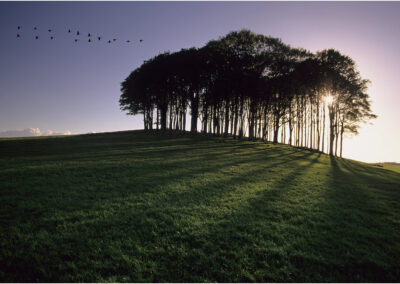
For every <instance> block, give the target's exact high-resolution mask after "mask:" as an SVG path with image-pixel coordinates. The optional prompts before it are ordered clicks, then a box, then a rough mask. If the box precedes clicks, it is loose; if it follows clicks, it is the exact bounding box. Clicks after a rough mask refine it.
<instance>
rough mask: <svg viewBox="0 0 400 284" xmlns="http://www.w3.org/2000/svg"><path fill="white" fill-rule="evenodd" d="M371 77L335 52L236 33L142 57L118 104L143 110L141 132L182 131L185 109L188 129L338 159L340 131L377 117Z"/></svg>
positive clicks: (133, 110)
mask: <svg viewBox="0 0 400 284" xmlns="http://www.w3.org/2000/svg"><path fill="white" fill-rule="evenodd" d="M368 82H369V81H368V80H364V79H362V78H361V76H360V74H359V72H358V71H357V69H356V66H355V63H354V61H353V60H352V59H351V58H349V57H348V56H344V55H342V54H340V52H338V51H336V50H333V49H328V50H323V51H320V52H317V53H316V54H313V53H311V52H308V51H306V50H304V49H299V48H292V47H290V46H289V45H287V44H284V43H283V42H282V41H281V40H280V39H277V38H273V37H269V36H264V35H259V34H255V33H253V32H251V31H249V30H240V31H234V32H231V33H229V34H227V35H226V36H224V37H221V38H219V39H218V40H212V41H210V42H208V43H207V44H206V45H205V46H204V47H202V48H198V49H196V48H191V49H182V50H180V51H178V52H174V53H170V52H166V53H162V54H159V55H157V56H155V57H154V58H151V59H149V60H147V61H145V62H144V63H143V64H142V65H141V66H140V67H139V68H137V69H136V70H134V71H133V72H132V73H131V74H130V75H129V76H128V77H127V78H126V79H125V80H124V81H123V82H122V83H121V92H122V94H121V97H120V101H119V102H120V106H121V109H122V110H125V111H127V112H128V114H130V115H137V114H142V115H143V121H144V129H146V130H150V129H154V127H155V128H156V129H160V130H163V131H165V130H167V129H171V130H172V129H174V130H180V131H186V124H187V122H186V118H187V116H188V115H187V114H188V112H189V114H190V117H191V119H190V122H189V123H190V131H191V132H193V133H197V132H199V131H201V132H203V133H212V134H215V135H223V136H228V135H232V136H233V137H234V138H242V137H245V136H247V137H248V139H250V140H254V139H262V140H263V141H273V142H274V143H279V142H280V143H287V144H290V145H294V146H297V147H306V148H310V149H316V150H319V151H323V152H328V153H329V154H330V155H336V156H337V155H340V156H342V149H343V136H344V135H345V134H346V133H348V134H357V131H358V128H359V126H360V123H361V122H365V121H367V120H369V119H371V118H375V117H376V116H375V115H374V114H373V113H372V111H371V108H370V101H369V96H368V94H367V93H366V92H367V84H368ZM325 141H327V144H326V145H325ZM338 148H339V153H338Z"/></svg>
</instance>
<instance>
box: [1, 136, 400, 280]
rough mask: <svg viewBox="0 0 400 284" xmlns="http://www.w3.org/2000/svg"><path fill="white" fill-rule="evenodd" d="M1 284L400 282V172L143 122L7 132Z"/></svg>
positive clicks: (3, 142) (3, 163)
mask: <svg viewBox="0 0 400 284" xmlns="http://www.w3.org/2000/svg"><path fill="white" fill-rule="evenodd" d="M0 203H1V206H0V280H1V281H2V282H12V281H17V282H36V281H39V282H47V281H51V282H70V281H72V282H82V281H83V282H96V281H112V282H124V281H129V282H137V281H139V282H147V281H152V282H160V281H163V282H192V281H196V282H204V281H208V282H209V281H224V282H249V281H258V282H264V281H273V282H279V281H284V282H291V281H296V282H303V281H307V282H342V281H345V282H360V281H363V282H364V281H365V282H371V281H373V282H382V281H384V282H391V281H392V282H393V281H395V282H398V281H400V174H399V173H396V172H393V171H389V170H385V169H382V168H377V167H374V166H371V165H368V164H364V163H359V162H356V161H351V160H347V159H334V158H332V159H331V158H329V156H327V155H324V154H320V153H315V152H311V151H306V150H300V149H296V148H292V147H289V146H283V145H272V144H265V143H261V142H247V141H237V140H233V139H231V138H229V139H222V138H217V137H210V136H203V135H198V136H190V135H179V134H172V135H162V134H161V133H157V132H153V133H144V132H142V131H129V132H115V133H104V134H94V135H78V136H68V137H44V138H25V139H21V138H19V139H0Z"/></svg>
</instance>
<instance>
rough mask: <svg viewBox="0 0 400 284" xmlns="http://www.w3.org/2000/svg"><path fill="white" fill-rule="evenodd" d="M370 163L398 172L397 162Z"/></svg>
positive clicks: (399, 170) (399, 165)
mask: <svg viewBox="0 0 400 284" xmlns="http://www.w3.org/2000/svg"><path fill="white" fill-rule="evenodd" d="M371 165H373V166H375V167H380V168H384V169H387V170H392V171H395V172H398V173H400V164H399V163H375V164H371Z"/></svg>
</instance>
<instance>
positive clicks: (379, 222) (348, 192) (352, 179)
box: [311, 157, 400, 282]
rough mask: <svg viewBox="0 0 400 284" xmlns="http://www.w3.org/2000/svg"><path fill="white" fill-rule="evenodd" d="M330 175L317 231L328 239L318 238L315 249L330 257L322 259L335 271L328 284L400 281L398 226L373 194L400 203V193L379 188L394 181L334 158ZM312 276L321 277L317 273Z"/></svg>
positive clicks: (332, 158) (313, 269)
mask: <svg viewBox="0 0 400 284" xmlns="http://www.w3.org/2000/svg"><path fill="white" fill-rule="evenodd" d="M330 169H331V174H332V175H331V178H328V179H327V188H326V190H325V191H324V192H323V197H324V198H323V201H322V202H321V203H320V204H319V210H320V212H322V214H323V216H322V220H323V221H324V222H323V223H324V225H322V227H321V230H319V231H327V232H328V234H327V235H326V238H321V235H319V234H315V240H316V243H317V244H318V245H320V246H322V247H324V248H325V249H324V250H325V251H326V253H328V255H325V256H324V258H325V264H328V266H326V268H325V269H328V268H329V265H330V266H331V267H332V268H331V269H330V272H329V273H327V275H328V276H329V279H332V280H331V281H335V282H336V281H339V282H342V281H345V282H360V281H361V282H365V281H366V282H370V281H373V282H393V281H398V279H400V273H399V269H398V268H399V267H400V263H399V261H398V255H399V253H400V250H399V249H400V248H399V246H398V245H397V244H398V242H399V241H400V238H398V232H396V229H395V226H396V225H395V224H394V223H393V222H391V220H390V218H388V216H390V215H391V214H393V213H392V212H391V210H389V208H390V207H391V206H390V204H389V203H388V202H382V200H383V199H382V197H381V196H380V195H376V194H374V192H379V193H380V194H382V193H383V192H384V191H387V190H389V192H392V196H391V197H392V198H397V200H398V197H399V196H398V193H396V194H394V191H396V187H395V186H392V188H391V189H388V188H386V189H383V188H382V186H383V184H382V183H381V182H382V181H383V180H386V181H389V180H390V181H392V182H393V180H394V178H395V176H394V175H392V174H391V173H386V172H384V171H381V172H380V173H379V176H378V175H375V176H374V173H373V172H371V167H364V166H360V165H359V164H357V163H356V162H349V161H346V160H343V159H338V158H334V157H331V158H330ZM344 169H345V170H344ZM372 171H373V169H372ZM377 172H378V171H377ZM389 184H390V183H389ZM396 195H397V196H396ZM392 209H393V208H392ZM398 216H399V215H397V217H398ZM395 218H396V217H395ZM314 232H315V233H316V231H314ZM324 243H325V244H324ZM311 271H313V272H314V274H316V275H318V274H317V272H318V271H316V269H315V267H312V270H311ZM323 279H324V278H320V279H317V281H322V280H323ZM325 279H326V278H325Z"/></svg>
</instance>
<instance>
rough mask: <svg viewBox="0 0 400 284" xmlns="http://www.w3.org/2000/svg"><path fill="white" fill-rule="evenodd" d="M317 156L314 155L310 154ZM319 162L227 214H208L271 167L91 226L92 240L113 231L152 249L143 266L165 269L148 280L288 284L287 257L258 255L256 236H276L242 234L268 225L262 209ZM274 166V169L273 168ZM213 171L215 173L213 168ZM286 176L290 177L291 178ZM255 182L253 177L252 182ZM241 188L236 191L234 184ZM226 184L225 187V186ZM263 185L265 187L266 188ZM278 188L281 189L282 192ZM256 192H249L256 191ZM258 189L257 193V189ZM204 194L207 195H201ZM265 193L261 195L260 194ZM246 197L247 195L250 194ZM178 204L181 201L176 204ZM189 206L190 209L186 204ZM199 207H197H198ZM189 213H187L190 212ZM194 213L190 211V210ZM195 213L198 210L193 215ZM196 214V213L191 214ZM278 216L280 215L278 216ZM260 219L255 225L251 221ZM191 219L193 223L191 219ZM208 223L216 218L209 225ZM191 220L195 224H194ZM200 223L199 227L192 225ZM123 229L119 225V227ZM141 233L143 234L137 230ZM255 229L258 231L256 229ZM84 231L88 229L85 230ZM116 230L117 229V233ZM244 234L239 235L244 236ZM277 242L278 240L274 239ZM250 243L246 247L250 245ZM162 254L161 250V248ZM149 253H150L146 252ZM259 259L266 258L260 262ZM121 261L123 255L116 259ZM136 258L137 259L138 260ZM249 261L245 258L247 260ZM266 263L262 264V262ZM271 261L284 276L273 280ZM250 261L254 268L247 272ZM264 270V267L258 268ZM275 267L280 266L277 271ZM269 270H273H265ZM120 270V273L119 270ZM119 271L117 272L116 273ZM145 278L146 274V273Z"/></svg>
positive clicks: (241, 202)
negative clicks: (275, 283) (276, 283)
mask: <svg viewBox="0 0 400 284" xmlns="http://www.w3.org/2000/svg"><path fill="white" fill-rule="evenodd" d="M309 155H311V153H310V154H309ZM317 159H318V157H315V159H313V160H312V161H311V162H310V163H309V165H305V166H303V167H301V168H300V170H298V169H299V168H298V167H296V169H295V170H292V171H289V172H288V173H287V174H286V173H282V175H283V178H279V179H277V180H276V181H275V184H272V185H271V186H272V188H274V189H273V191H272V192H268V190H267V189H265V193H264V191H261V196H260V195H257V194H256V195H254V194H252V193H249V194H248V195H247V196H246V194H243V197H244V199H243V200H240V199H238V200H235V202H239V203H237V204H235V202H234V203H233V204H230V205H229V204H228V207H233V210H231V211H229V210H228V211H226V210H223V211H222V212H221V213H218V212H215V213H214V214H207V212H206V211H207V210H216V211H217V208H218V206H224V205H223V204H221V203H222V202H224V201H227V202H229V198H228V199H227V196H228V195H229V194H230V193H231V192H232V191H240V187H246V186H249V184H250V185H251V184H252V181H251V179H252V178H253V179H254V178H256V177H258V176H259V175H260V174H262V172H264V171H265V167H260V168H259V169H256V170H249V171H247V172H244V173H241V174H239V176H237V177H231V178H229V179H226V180H224V181H223V182H216V183H212V182H211V183H210V182H207V183H205V184H201V185H199V186H197V187H194V188H191V189H190V190H189V191H188V192H186V193H184V195H187V196H185V197H183V196H182V193H179V192H177V193H176V194H172V195H171V196H170V195H165V196H163V198H157V199H153V202H152V203H151V204H148V205H149V206H148V207H147V208H145V207H142V208H140V210H133V211H128V212H127V211H125V210H126V209H127V208H125V210H124V208H121V210H119V212H115V214H112V215H111V216H107V217H106V218H105V219H103V220H97V221H96V222H95V223H92V224H88V225H89V227H90V228H92V229H91V233H90V234H91V235H92V234H93V233H96V235H94V236H93V235H92V236H91V237H92V238H96V239H97V238H98V237H99V236H97V234H99V233H100V232H101V233H100V236H101V235H107V234H109V233H110V229H109V228H110V227H113V226H121V225H122V226H123V227H122V228H120V227H119V230H117V232H114V233H113V235H114V238H121V237H122V236H128V235H129V237H131V238H133V239H134V240H135V241H134V242H135V243H140V244H141V246H142V247H143V248H146V249H147V251H148V253H147V255H146V256H144V255H142V256H141V257H142V258H143V259H144V260H143V263H146V262H156V263H157V267H158V268H160V269H159V270H156V271H154V272H153V274H152V275H151V274H149V273H148V272H147V274H145V275H146V277H148V278H145V279H146V281H168V282H171V281H172V282H176V281H179V282H180V281H228V280H230V281H250V280H255V279H257V280H259V279H261V280H277V279H284V277H283V276H282V275H280V273H281V274H282V273H283V272H282V271H280V270H281V269H282V267H281V265H280V264H279V262H280V261H282V260H283V258H282V257H281V256H280V253H271V254H269V255H268V256H267V255H264V256H262V255H255V254H257V249H256V247H255V246H256V245H257V244H258V243H259V242H258V241H256V242H254V240H252V238H253V237H255V238H259V237H260V236H259V234H261V235H262V237H265V236H266V237H267V238H268V237H270V236H269V234H268V232H259V231H257V230H255V231H253V232H251V233H250V235H249V236H242V235H241V234H240V232H242V231H243V230H245V229H248V228H249V223H250V224H251V225H256V224H257V223H262V222H263V221H265V220H263V217H265V214H259V211H260V210H261V211H262V210H264V211H265V210H266V209H267V210H268V207H269V204H274V203H276V202H278V201H279V199H281V197H282V195H285V194H287V191H288V190H290V186H291V183H292V182H294V181H295V180H296V178H297V177H299V176H300V175H301V173H302V172H303V171H305V170H306V169H307V167H310V166H311V165H313V164H314V163H316V162H317ZM269 166H272V167H273V166H274V165H269ZM211 170H212V169H211ZM285 174H286V175H285ZM248 177H250V178H248ZM233 184H234V185H235V188H233V187H232V186H230V185H233ZM224 185H225V186H224ZM261 186H263V185H261ZM276 187H278V189H276ZM251 188H252V187H251V186H250V188H248V189H246V190H247V191H248V190H251ZM254 189H255V190H256V188H254ZM198 192H203V193H204V194H203V195H198ZM259 192H260V191H259ZM244 193H245V192H244ZM176 200H179V201H178V202H176ZM184 201H186V203H187V204H185V203H184ZM195 206H197V208H194V207H195ZM182 207H184V208H186V209H184V208H182ZM191 207H192V208H193V209H190V208H191ZM189 210H192V211H195V212H190V211H189ZM191 213H193V214H191ZM275 213H278V212H275ZM253 217H254V218H256V220H251V218H253ZM185 218H187V219H188V220H185ZM205 218H211V219H214V220H213V221H212V222H207V220H205ZM188 221H189V222H188ZM191 221H193V222H199V225H196V224H191V223H190V222H191ZM117 224H118V225H117ZM132 228H138V230H134V231H133V230H132ZM250 228H251V229H252V230H254V229H255V228H254V227H252V226H250ZM79 231H82V228H81V229H80V230H79ZM114 231H115V228H114ZM238 233H239V234H238ZM271 238H272V237H271ZM247 242H249V244H247V245H246V243H247ZM158 247H159V248H160V249H156V248H158ZM146 249H145V250H146ZM254 256H256V257H258V258H260V257H261V259H257V260H256V261H255V260H254V259H252V258H253V257H254ZM115 257H117V258H118V256H115ZM132 257H134V258H135V256H132ZM242 258H243V259H242ZM258 261H260V263H258ZM266 261H267V262H268V261H271V262H272V263H273V264H272V266H273V267H272V268H271V270H274V271H275V273H276V274H278V275H270V276H268V272H269V271H268V267H266V266H265V265H266V264H265V263H263V262H266ZM246 262H249V263H248V265H250V266H249V267H246V265H247V264H246ZM258 265H259V266H258ZM274 265H275V266H274ZM265 269H267V270H265ZM115 270H116V271H119V272H120V273H126V267H125V268H124V267H118V266H116V268H115ZM113 271H114V270H113ZM116 271H114V273H115V272H116ZM257 271H258V272H260V271H264V272H263V274H262V275H258V276H257V275H255V272H257ZM109 275H110V274H108V273H106V272H103V273H102V276H103V277H104V278H107V277H108V276H109ZM129 277H130V280H131V281H136V280H137V279H139V278H138V276H137V275H136V276H135V275H134V274H132V275H130V276H129ZM142 277H144V276H143V273H142Z"/></svg>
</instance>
